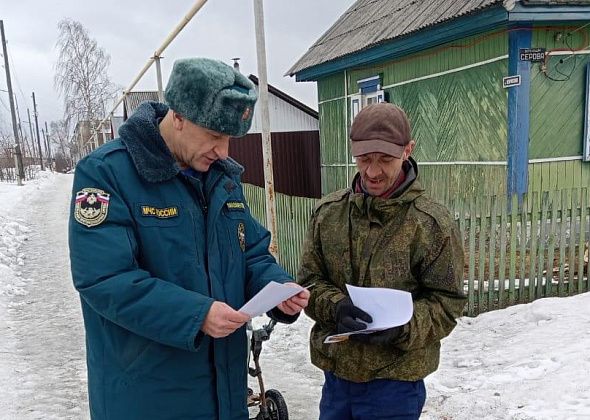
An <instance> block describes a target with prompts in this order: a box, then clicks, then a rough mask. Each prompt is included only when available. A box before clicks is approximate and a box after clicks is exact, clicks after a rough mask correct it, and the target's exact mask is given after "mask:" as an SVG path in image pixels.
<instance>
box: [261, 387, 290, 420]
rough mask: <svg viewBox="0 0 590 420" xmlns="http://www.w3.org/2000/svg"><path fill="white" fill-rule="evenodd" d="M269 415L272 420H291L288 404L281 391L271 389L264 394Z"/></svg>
mask: <svg viewBox="0 0 590 420" xmlns="http://www.w3.org/2000/svg"><path fill="white" fill-rule="evenodd" d="M264 396H265V398H266V406H267V407H268V414H269V415H270V418H271V419H272V420H289V411H288V410H287V403H286V402H285V399H284V398H283V396H282V395H281V393H280V392H279V391H277V390H276V389H269V390H267V391H266V392H265V393H264Z"/></svg>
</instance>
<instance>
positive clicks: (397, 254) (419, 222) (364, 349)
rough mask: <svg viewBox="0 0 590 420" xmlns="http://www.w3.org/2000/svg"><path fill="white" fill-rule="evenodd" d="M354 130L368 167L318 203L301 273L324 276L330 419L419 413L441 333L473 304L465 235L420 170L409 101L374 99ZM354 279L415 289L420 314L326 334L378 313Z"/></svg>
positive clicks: (355, 149)
mask: <svg viewBox="0 0 590 420" xmlns="http://www.w3.org/2000/svg"><path fill="white" fill-rule="evenodd" d="M350 138H351V141H352V154H353V156H355V157H356V159H357V168H358V174H357V175H356V176H355V178H354V180H353V185H352V188H348V189H345V190H342V191H338V192H335V193H332V194H330V195H328V196H326V197H325V198H324V199H322V200H321V202H320V203H319V204H318V206H317V208H316V210H315V211H314V213H313V216H312V218H311V221H310V223H309V227H308V233H307V237H306V240H305V244H304V250H303V255H302V259H301V265H300V270H299V276H298V277H299V282H300V283H301V284H302V285H304V286H305V285H309V284H312V283H316V286H315V287H314V288H313V289H311V297H310V300H309V306H308V307H307V309H306V313H307V315H308V316H310V317H311V318H312V319H313V320H314V321H315V325H314V327H313V329H312V332H311V339H310V341H311V361H312V363H313V364H314V365H316V366H317V367H319V368H320V369H322V370H324V372H325V376H326V382H325V383H324V386H323V389H322V400H321V402H320V419H321V420H332V419H333V420H346V419H374V418H380V419H381V418H408V419H410V418H419V417H420V413H421V410H422V407H423V405H424V402H425V398H426V393H425V388H424V381H423V379H424V377H426V376H427V375H428V374H430V373H432V372H434V371H435V370H436V369H437V367H438V363H439V354H440V340H441V339H442V338H444V337H445V336H447V335H448V334H449V333H450V332H451V331H452V330H453V328H454V327H455V325H456V321H455V319H456V318H457V317H459V316H461V314H462V311H463V307H464V304H465V296H464V293H463V246H462V239H461V236H460V233H459V232H458V230H457V228H456V225H455V222H454V220H453V219H452V217H451V216H450V214H449V212H448V211H447V210H446V209H445V208H444V207H443V206H441V205H439V204H437V203H435V202H434V201H432V200H431V199H430V198H429V197H428V196H427V195H426V194H425V192H424V189H423V188H422V187H421V186H420V184H419V182H418V180H417V172H418V167H417V164H416V162H415V161H414V160H413V159H412V158H410V154H411V152H412V149H413V147H414V142H413V141H412V140H411V136H410V126H409V122H408V119H407V117H406V114H405V113H404V112H403V110H401V109H400V108H398V107H396V106H394V105H392V104H387V103H381V104H376V105H370V106H368V107H366V108H364V109H363V110H362V111H361V112H360V113H359V114H358V115H357V117H356V118H355V120H354V123H353V124H352V127H351V134H350ZM346 284H351V285H354V286H362V287H385V288H392V289H398V290H404V291H408V292H410V293H412V297H413V302H414V312H413V316H412V318H411V320H410V321H409V322H408V323H407V324H406V325H403V326H400V327H395V328H392V329H389V330H385V331H382V332H378V333H372V334H369V335H364V334H355V335H352V336H350V339H349V340H347V341H344V342H340V343H333V344H325V343H324V340H325V338H326V337H327V336H329V335H332V334H335V333H343V332H350V331H354V330H359V329H363V328H365V327H366V323H370V322H372V319H371V316H370V315H369V314H368V313H366V312H364V311H363V310H361V309H360V308H358V307H356V306H354V304H353V303H352V301H351V300H350V298H349V297H348V296H347V293H346ZM369 312H370V311H369ZM398 416H400V417H398Z"/></svg>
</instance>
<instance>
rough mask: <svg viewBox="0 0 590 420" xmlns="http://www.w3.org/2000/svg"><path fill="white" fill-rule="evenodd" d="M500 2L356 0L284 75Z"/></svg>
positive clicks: (491, 0) (494, 0)
mask: <svg viewBox="0 0 590 420" xmlns="http://www.w3.org/2000/svg"><path fill="white" fill-rule="evenodd" d="M502 2H503V0H358V1H357V2H356V3H354V4H353V5H352V6H351V7H350V8H349V9H348V10H347V11H346V12H345V13H344V15H342V16H341V17H340V19H338V20H337V21H336V23H334V25H332V27H331V28H330V29H328V31H327V32H326V33H325V34H324V35H322V36H321V37H320V39H318V40H317V41H316V43H315V44H313V45H312V46H311V48H310V49H309V50H308V51H307V52H306V53H305V54H304V55H303V57H301V58H300V59H299V61H297V63H295V64H294V65H293V67H291V69H290V70H289V71H288V72H287V74H288V75H290V76H293V75H294V74H295V73H297V72H299V71H301V70H305V69H307V68H310V67H313V66H315V65H318V64H322V63H325V62H327V61H331V60H333V59H336V58H339V57H342V56H345V55H348V54H352V53H355V52H358V51H361V50H364V49H367V48H370V47H374V46H376V45H378V44H381V43H383V42H385V41H390V40H393V39H396V38H400V37H402V36H405V35H409V34H411V33H413V32H416V31H419V30H421V29H424V28H427V27H429V26H434V25H437V24H439V23H442V22H445V21H449V20H453V19H455V18H457V17H459V16H464V15H468V14H470V13H473V12H476V11H479V10H481V9H484V8H487V7H490V6H493V5H497V4H501V3H502Z"/></svg>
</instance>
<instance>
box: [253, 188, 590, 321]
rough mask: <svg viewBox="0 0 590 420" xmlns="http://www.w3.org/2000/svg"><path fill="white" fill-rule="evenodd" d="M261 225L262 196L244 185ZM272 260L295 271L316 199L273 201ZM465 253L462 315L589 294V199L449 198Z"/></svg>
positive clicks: (585, 194) (578, 193)
mask: <svg viewBox="0 0 590 420" xmlns="http://www.w3.org/2000/svg"><path fill="white" fill-rule="evenodd" d="M244 191H245V194H246V197H247V200H248V203H249V205H250V208H251V211H252V213H253V215H254V216H255V217H256V218H257V219H258V220H260V221H261V222H262V223H263V224H264V221H265V220H266V218H265V210H264V206H265V200H264V190H263V189H262V188H259V187H254V186H251V185H245V186H244ZM276 200H277V224H278V246H279V261H280V262H281V264H283V266H284V267H285V268H286V269H287V270H288V271H289V272H290V273H292V274H295V273H296V272H297V265H298V261H299V255H300V252H301V246H302V242H303V238H304V235H305V230H306V227H307V222H308V220H309V217H310V215H311V212H312V210H313V207H314V205H315V202H316V200H314V199H308V198H301V197H290V196H285V195H282V194H276ZM445 204H446V205H447V207H448V208H449V209H450V210H451V213H452V214H454V217H455V220H456V222H457V224H458V226H459V229H460V230H461V233H462V235H463V239H464V246H465V269H464V279H465V293H466V294H467V296H468V298H469V299H468V304H467V307H466V314H467V315H470V316H475V315H477V314H480V313H482V312H486V311H490V310H494V309H499V308H504V307H507V306H510V305H515V304H520V303H527V302H531V301H533V300H535V299H539V298H543V297H550V296H569V295H574V294H578V293H583V292H587V291H589V282H588V273H589V272H590V263H589V258H588V241H589V239H590V232H589V231H590V195H589V191H588V189H587V188H576V189H567V190H555V191H550V192H544V193H542V194H539V193H536V192H535V193H532V194H530V195H525V196H523V197H521V199H520V200H519V199H518V197H516V196H514V197H513V198H512V200H511V202H509V200H508V199H507V198H506V197H505V196H488V197H486V196H475V197H467V198H465V197H464V198H455V199H453V200H451V201H449V202H447V203H445Z"/></svg>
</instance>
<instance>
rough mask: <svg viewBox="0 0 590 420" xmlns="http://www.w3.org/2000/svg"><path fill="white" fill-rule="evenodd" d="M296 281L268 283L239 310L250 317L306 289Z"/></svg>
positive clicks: (264, 311) (260, 313) (268, 309)
mask: <svg viewBox="0 0 590 420" xmlns="http://www.w3.org/2000/svg"><path fill="white" fill-rule="evenodd" d="M309 287H311V286H308V287H307V288H305V287H301V286H299V285H298V284H296V283H289V284H281V283H277V282H275V281H271V282H270V283H268V284H267V285H266V286H265V287H264V288H263V289H262V290H261V291H260V292H258V293H257V294H256V295H255V296H254V297H253V298H252V299H250V300H249V301H248V302H246V304H245V305H244V306H242V307H241V308H240V312H244V313H245V314H248V315H250V316H251V317H252V318H254V317H255V316H259V315H262V314H264V313H266V312H268V311H270V310H271V309H272V308H274V307H275V306H277V305H279V304H280V303H282V302H284V301H286V300H287V299H289V298H291V297H293V296H295V295H297V294H298V293H300V292H301V291H303V290H307V289H308V288H309Z"/></svg>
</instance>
